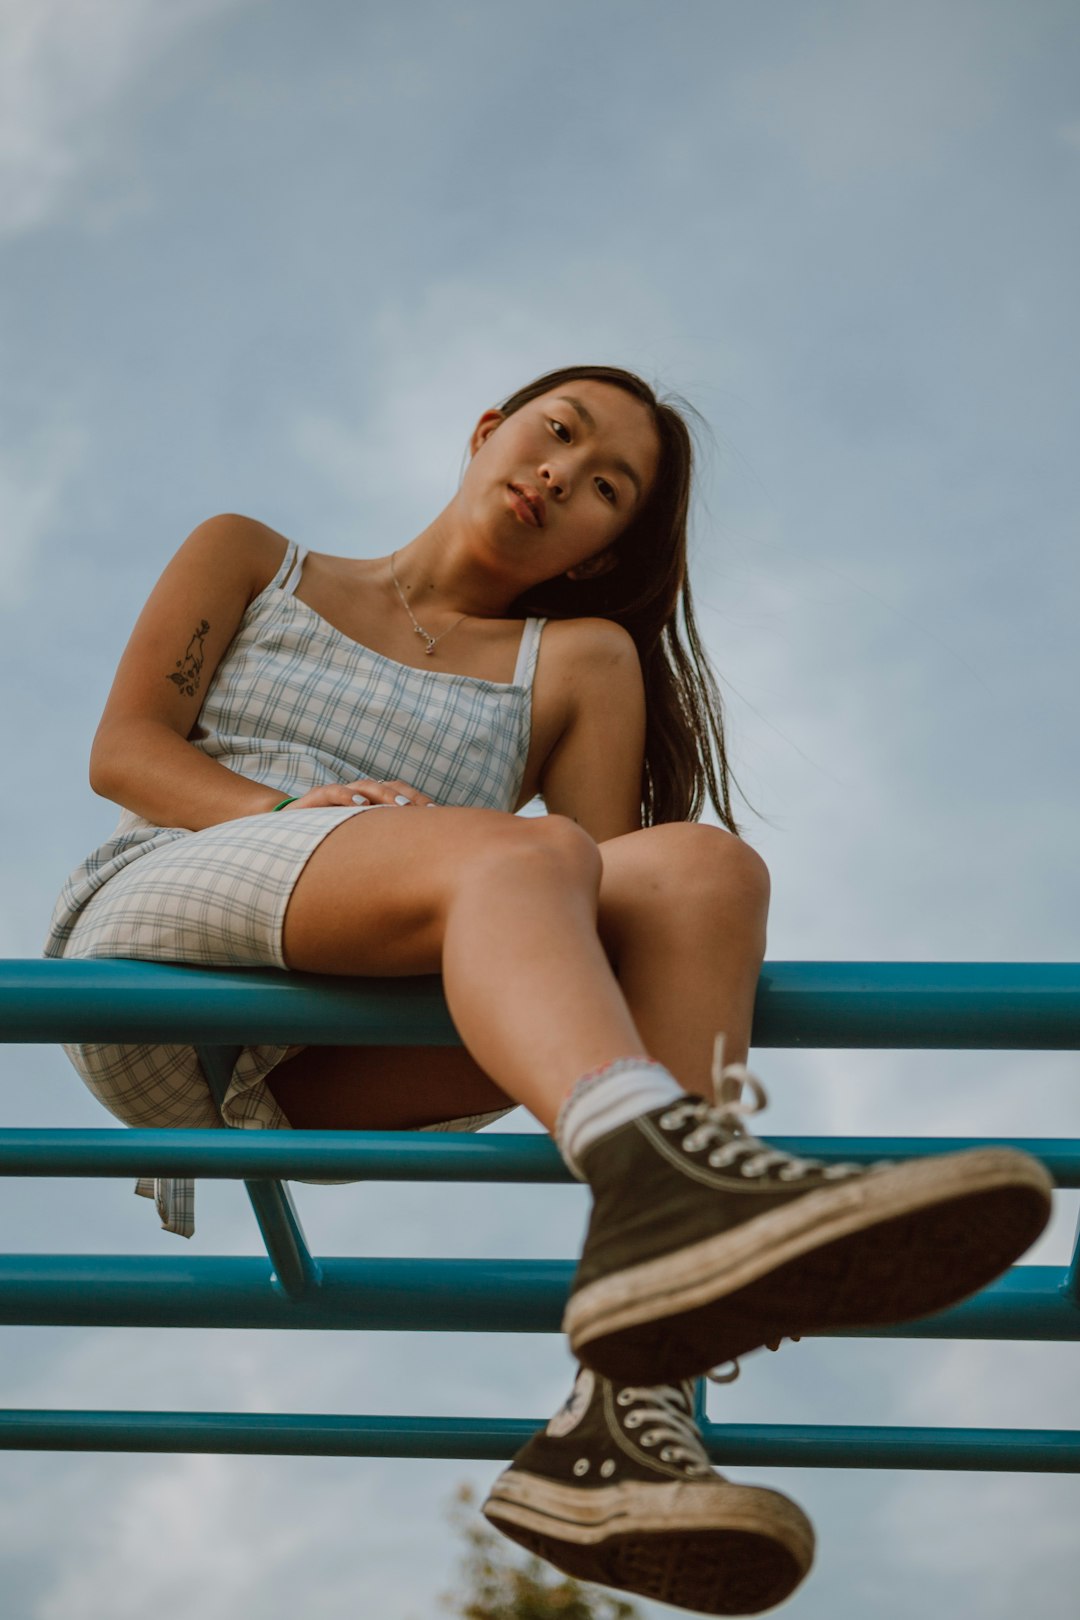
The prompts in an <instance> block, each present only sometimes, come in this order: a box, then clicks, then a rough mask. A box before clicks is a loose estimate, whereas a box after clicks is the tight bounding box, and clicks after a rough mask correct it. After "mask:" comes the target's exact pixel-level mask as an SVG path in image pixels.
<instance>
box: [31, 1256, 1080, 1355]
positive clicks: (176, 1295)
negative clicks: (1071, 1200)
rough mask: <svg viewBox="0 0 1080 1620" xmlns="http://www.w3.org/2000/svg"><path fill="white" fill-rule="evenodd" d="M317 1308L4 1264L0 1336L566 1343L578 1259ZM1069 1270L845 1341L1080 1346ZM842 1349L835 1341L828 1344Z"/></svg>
mask: <svg viewBox="0 0 1080 1620" xmlns="http://www.w3.org/2000/svg"><path fill="white" fill-rule="evenodd" d="M319 1265H320V1270H321V1273H322V1282H321V1285H320V1287H319V1288H318V1289H316V1290H314V1291H313V1292H312V1293H311V1294H309V1295H308V1296H307V1297H306V1298H303V1299H300V1300H292V1299H286V1298H284V1297H283V1296H282V1294H281V1292H280V1291H279V1290H276V1289H274V1288H273V1287H272V1286H271V1275H272V1274H271V1269H270V1265H269V1262H268V1261H266V1260H263V1259H258V1258H253V1257H251V1258H249V1257H247V1256H234V1255H209V1256H192V1257H190V1258H189V1257H187V1256H185V1255H85V1254H71V1255H51V1254H30V1255H23V1254H15V1255H5V1256H0V1323H24V1324H27V1325H33V1326H54V1327H198V1328H203V1327H227V1328H275V1327H276V1328H304V1329H312V1328H322V1329H327V1330H377V1331H382V1332H410V1333H411V1332H420V1333H439V1332H445V1333H558V1332H559V1331H560V1328H561V1323H562V1314H563V1308H564V1306H565V1304H566V1298H567V1295H568V1293H569V1289H570V1284H571V1281H572V1278H573V1275H574V1269H575V1267H574V1262H573V1261H572V1260H442V1259H424V1260H418V1259H406V1260H399V1259H390V1258H379V1259H366V1260H353V1259H337V1258H331V1259H322V1260H320V1262H319ZM1064 1278H1065V1270H1064V1268H1063V1267H1060V1266H1014V1267H1013V1268H1012V1270H1011V1271H1008V1272H1006V1274H1005V1275H1004V1276H1003V1277H1000V1278H999V1279H998V1280H997V1282H995V1283H993V1284H991V1286H990V1287H989V1288H984V1289H983V1290H982V1292H981V1293H979V1294H976V1295H975V1296H974V1298H973V1299H969V1300H965V1301H964V1302H963V1303H962V1304H960V1305H956V1306H954V1307H953V1308H952V1309H951V1310H949V1311H941V1312H939V1313H938V1314H937V1315H935V1316H930V1317H926V1318H924V1319H923V1320H921V1321H918V1322H907V1323H900V1324H898V1325H896V1326H894V1327H889V1328H864V1329H859V1330H855V1329H848V1330H845V1331H844V1332H843V1333H837V1334H834V1335H831V1336H832V1337H837V1338H902V1339H1048V1340H1058V1341H1074V1342H1075V1341H1076V1340H1080V1311H1078V1310H1077V1309H1076V1308H1075V1306H1074V1305H1073V1303H1072V1302H1071V1301H1070V1300H1069V1299H1068V1298H1067V1297H1066V1295H1065V1294H1064V1292H1063V1289H1062V1284H1063V1281H1064ZM823 1336H826V1337H828V1336H830V1335H823Z"/></svg>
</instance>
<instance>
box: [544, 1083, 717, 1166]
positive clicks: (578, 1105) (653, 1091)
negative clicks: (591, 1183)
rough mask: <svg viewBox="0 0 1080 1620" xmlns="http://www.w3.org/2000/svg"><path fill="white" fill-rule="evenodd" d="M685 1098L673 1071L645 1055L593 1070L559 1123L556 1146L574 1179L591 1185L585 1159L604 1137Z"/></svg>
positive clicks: (566, 1105) (574, 1093)
mask: <svg viewBox="0 0 1080 1620" xmlns="http://www.w3.org/2000/svg"><path fill="white" fill-rule="evenodd" d="M685 1096H686V1092H685V1091H684V1090H683V1088H682V1086H680V1084H679V1082H678V1081H677V1080H676V1079H675V1077H674V1075H673V1074H672V1073H671V1071H670V1070H669V1069H665V1068H664V1065H663V1064H662V1063H656V1062H654V1060H653V1059H652V1058H648V1057H645V1056H644V1054H642V1053H636V1054H635V1055H634V1056H633V1057H622V1058H616V1059H615V1061H614V1063H605V1064H602V1065H601V1067H600V1068H598V1069H590V1071H589V1073H588V1074H583V1075H582V1077H581V1079H580V1080H579V1081H578V1082H577V1084H576V1085H575V1086H574V1089H573V1090H572V1091H571V1092H570V1095H569V1096H568V1097H567V1099H566V1101H565V1102H564V1103H563V1105H562V1107H561V1108H560V1109H559V1114H558V1118H557V1119H556V1121H555V1145H556V1146H557V1148H558V1149H559V1152H560V1153H561V1154H562V1156H563V1158H564V1160H565V1161H566V1165H567V1168H568V1169H569V1171H570V1174H571V1175H572V1176H574V1177H576V1179H577V1180H578V1181H584V1180H585V1174H584V1172H583V1170H582V1168H581V1159H582V1155H583V1154H584V1153H585V1152H586V1151H587V1150H588V1149H589V1148H590V1147H591V1146H592V1144H593V1143H594V1142H596V1141H598V1140H599V1138H600V1137H601V1136H606V1135H607V1134H608V1132H609V1131H614V1130H617V1129H618V1127H619V1126H620V1125H625V1124H627V1123H628V1122H629V1121H630V1120H632V1119H636V1118H637V1117H638V1115H639V1114H647V1113H648V1112H649V1110H650V1109H651V1108H661V1107H663V1105H664V1104H665V1103H668V1102H673V1101H674V1100H675V1099H676V1098H679V1097H685Z"/></svg>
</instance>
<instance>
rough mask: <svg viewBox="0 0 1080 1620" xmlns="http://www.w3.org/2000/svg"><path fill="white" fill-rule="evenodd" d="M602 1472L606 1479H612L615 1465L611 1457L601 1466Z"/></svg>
mask: <svg viewBox="0 0 1080 1620" xmlns="http://www.w3.org/2000/svg"><path fill="white" fill-rule="evenodd" d="M600 1472H601V1474H602V1475H603V1477H604V1478H605V1479H610V1478H611V1476H612V1474H613V1473H614V1472H615V1464H614V1463H613V1462H612V1460H611V1458H610V1457H609V1458H608V1460H607V1462H602V1463H601V1464H600Z"/></svg>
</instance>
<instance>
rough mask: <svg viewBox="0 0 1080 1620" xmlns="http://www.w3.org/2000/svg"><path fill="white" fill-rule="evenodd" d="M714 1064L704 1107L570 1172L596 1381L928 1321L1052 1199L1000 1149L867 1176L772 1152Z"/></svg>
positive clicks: (584, 1333) (616, 1134) (623, 1140)
mask: <svg viewBox="0 0 1080 1620" xmlns="http://www.w3.org/2000/svg"><path fill="white" fill-rule="evenodd" d="M722 1052H723V1047H722V1038H720V1039H718V1041H717V1051H716V1057H715V1062H714V1068H713V1084H714V1089H715V1093H716V1096H717V1098H718V1101H717V1103H715V1104H714V1103H709V1102H707V1101H706V1100H705V1098H703V1097H694V1096H689V1095H688V1096H687V1097H686V1100H685V1101H682V1100H680V1101H677V1102H675V1103H670V1104H668V1105H666V1106H664V1107H661V1108H653V1109H651V1110H650V1111H649V1112H648V1113H646V1114H643V1115H641V1116H640V1117H639V1118H637V1119H633V1120H631V1121H630V1122H629V1124H626V1125H621V1126H618V1127H617V1128H616V1129H615V1130H613V1131H610V1132H608V1134H607V1135H606V1136H602V1137H601V1138H600V1139H599V1140H598V1141H596V1142H594V1143H593V1144H592V1146H591V1147H589V1148H587V1149H586V1150H585V1151H584V1153H583V1154H582V1159H581V1162H582V1168H583V1170H584V1174H585V1177H586V1179H587V1180H588V1182H589V1184H590V1186H591V1187H592V1190H593V1194H594V1203H593V1209H592V1215H591V1218H590V1222H589V1228H588V1232H587V1234H586V1238H585V1245H584V1248H583V1250H582V1255H581V1260H580V1263H579V1265H578V1269H577V1272H576V1274H575V1276H574V1281H573V1285H572V1288H571V1293H570V1298H569V1301H568V1303H567V1307H566V1313H565V1316H564V1318H563V1328H564V1329H565V1331H566V1332H567V1333H568V1334H569V1336H570V1344H571V1347H572V1349H573V1351H574V1354H575V1355H576V1356H577V1357H578V1359H579V1360H580V1361H582V1362H584V1363H585V1365H586V1366H589V1367H592V1368H593V1369H594V1370H595V1371H596V1372H600V1373H602V1374H603V1375H604V1376H605V1377H606V1378H612V1379H614V1380H615V1381H616V1382H620V1383H631V1382H636V1383H647V1382H650V1381H655V1380H656V1379H663V1380H665V1381H666V1382H675V1381H676V1380H678V1379H680V1378H689V1377H693V1376H694V1375H695V1374H697V1373H702V1372H704V1371H705V1370H706V1369H707V1368H709V1367H712V1366H714V1365H715V1364H716V1363H717V1362H724V1361H729V1360H734V1359H736V1358H737V1357H739V1356H741V1355H744V1354H746V1353H747V1352H748V1351H750V1350H754V1349H758V1348H760V1347H761V1346H762V1345H765V1344H768V1343H774V1342H776V1341H777V1340H779V1339H780V1338H782V1337H795V1336H797V1335H799V1334H805V1333H814V1332H820V1331H822V1330H827V1329H843V1328H851V1327H874V1326H881V1325H884V1324H887V1323H893V1322H906V1321H909V1320H911V1319H912V1318H915V1317H920V1316H927V1315H930V1314H931V1313H932V1312H934V1311H939V1310H942V1309H944V1308H945V1307H946V1306H948V1305H953V1304H955V1303H956V1302H957V1301H958V1300H961V1299H964V1298H966V1297H967V1296H968V1295H969V1294H974V1293H976V1292H977V1291H978V1289H980V1288H982V1287H983V1286H984V1285H985V1284H986V1283H988V1282H990V1281H991V1280H992V1279H993V1278H994V1277H996V1276H998V1275H999V1274H1000V1273H1001V1272H1003V1271H1005V1270H1006V1269H1007V1268H1008V1267H1009V1266H1010V1265H1011V1264H1012V1263H1013V1261H1015V1260H1017V1259H1018V1258H1019V1257H1020V1255H1022V1254H1023V1253H1024V1251H1025V1250H1026V1249H1027V1248H1029V1247H1030V1245H1031V1244H1032V1243H1033V1242H1034V1241H1035V1239H1036V1238H1037V1237H1038V1235H1039V1233H1040V1232H1041V1231H1042V1230H1043V1228H1044V1226H1045V1225H1046V1223H1047V1220H1048V1218H1049V1215H1050V1207H1051V1199H1050V1195H1051V1190H1052V1186H1053V1183H1052V1182H1051V1180H1050V1177H1049V1176H1048V1175H1047V1173H1046V1171H1045V1170H1044V1169H1043V1167H1042V1165H1041V1164H1039V1162H1038V1161H1037V1160H1036V1159H1033V1158H1031V1157H1030V1156H1029V1155H1028V1154H1026V1153H1020V1152H1018V1151H1016V1150H1015V1149H1013V1148H971V1149H968V1150H966V1151H964V1152H962V1153H950V1154H946V1155H942V1156H940V1157H928V1158H925V1159H916V1160H913V1161H910V1162H908V1163H906V1164H894V1165H889V1164H884V1165H874V1166H871V1167H869V1168H862V1167H860V1166H858V1165H853V1164H841V1165H830V1166H825V1165H822V1164H819V1163H817V1162H816V1161H813V1160H808V1159H796V1158H793V1157H792V1156H791V1155H790V1154H787V1153H781V1152H779V1151H777V1150H775V1149H773V1148H770V1147H769V1146H768V1145H767V1144H766V1143H763V1142H759V1141H758V1140H757V1139H756V1138H755V1137H753V1136H750V1135H748V1134H747V1132H746V1129H745V1125H744V1121H743V1115H744V1114H746V1113H751V1112H757V1110H758V1109H759V1108H761V1107H763V1106H764V1105H765V1102H766V1096H765V1092H764V1090H763V1088H762V1087H761V1085H760V1083H759V1082H758V1081H757V1080H755V1079H754V1078H753V1076H752V1075H750V1074H748V1073H747V1070H746V1068H745V1067H744V1066H743V1065H742V1064H731V1065H729V1066H728V1067H727V1068H726V1069H725V1068H723V1067H722ZM744 1089H749V1090H750V1092H751V1093H752V1095H753V1098H754V1106H749V1105H744V1104H743V1103H742V1102H741V1097H742V1093H743V1091H744Z"/></svg>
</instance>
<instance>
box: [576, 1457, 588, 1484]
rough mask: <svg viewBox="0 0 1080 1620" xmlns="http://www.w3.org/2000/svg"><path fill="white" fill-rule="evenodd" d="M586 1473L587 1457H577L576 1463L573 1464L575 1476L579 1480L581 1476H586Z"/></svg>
mask: <svg viewBox="0 0 1080 1620" xmlns="http://www.w3.org/2000/svg"><path fill="white" fill-rule="evenodd" d="M588 1472H589V1459H588V1457H579V1458H578V1460H577V1462H576V1463H575V1464H574V1473H575V1474H576V1475H577V1477H578V1479H580V1478H581V1476H582V1474H587V1473H588Z"/></svg>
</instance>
